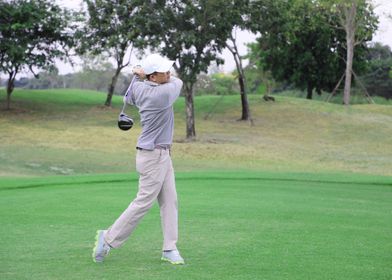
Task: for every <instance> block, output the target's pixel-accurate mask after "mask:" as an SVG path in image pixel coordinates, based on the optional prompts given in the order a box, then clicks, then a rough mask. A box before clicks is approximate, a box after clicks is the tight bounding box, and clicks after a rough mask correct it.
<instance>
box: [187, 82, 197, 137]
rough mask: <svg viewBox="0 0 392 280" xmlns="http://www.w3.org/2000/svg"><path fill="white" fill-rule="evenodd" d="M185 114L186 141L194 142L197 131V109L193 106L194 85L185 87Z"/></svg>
mask: <svg viewBox="0 0 392 280" xmlns="http://www.w3.org/2000/svg"><path fill="white" fill-rule="evenodd" d="M185 113H186V139H188V140H194V139H195V137H196V130H195V109H194V104H193V85H192V86H189V87H188V86H186V87H185Z"/></svg>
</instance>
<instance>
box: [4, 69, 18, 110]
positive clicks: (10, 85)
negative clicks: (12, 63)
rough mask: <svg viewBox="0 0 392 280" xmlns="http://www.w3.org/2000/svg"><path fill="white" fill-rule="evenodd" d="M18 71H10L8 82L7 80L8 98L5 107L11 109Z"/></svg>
mask: <svg viewBox="0 0 392 280" xmlns="http://www.w3.org/2000/svg"><path fill="white" fill-rule="evenodd" d="M15 77H16V72H11V73H9V77H8V82H7V99H6V103H5V109H6V110H10V109H11V94H12V92H13V91H14V82H15Z"/></svg>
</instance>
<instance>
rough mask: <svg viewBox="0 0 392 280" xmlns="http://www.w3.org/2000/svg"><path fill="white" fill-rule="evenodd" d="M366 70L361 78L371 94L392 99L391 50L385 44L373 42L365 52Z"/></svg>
mask: <svg viewBox="0 0 392 280" xmlns="http://www.w3.org/2000/svg"><path fill="white" fill-rule="evenodd" d="M366 57H367V60H368V65H367V67H368V70H367V72H366V74H365V75H363V76H362V77H361V78H362V79H363V81H364V84H365V86H366V89H367V90H368V92H369V93H370V94H371V95H378V96H383V97H385V98H387V99H392V75H391V73H392V51H391V48H390V47H389V46H387V45H382V44H380V43H375V44H372V45H370V46H369V49H368V52H367V56H366Z"/></svg>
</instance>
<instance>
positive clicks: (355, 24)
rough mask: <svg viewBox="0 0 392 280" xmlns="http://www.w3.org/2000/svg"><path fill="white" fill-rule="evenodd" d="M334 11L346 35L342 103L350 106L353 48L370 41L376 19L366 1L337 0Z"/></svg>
mask: <svg viewBox="0 0 392 280" xmlns="http://www.w3.org/2000/svg"><path fill="white" fill-rule="evenodd" d="M332 8H333V9H336V11H337V15H338V18H339V23H340V26H341V27H342V28H343V29H344V31H345V33H346V50H347V54H346V71H345V83H344V96H343V103H344V104H345V105H349V104H350V92H351V80H352V74H353V59H354V48H355V46H356V45H359V44H362V43H363V42H364V41H370V40H371V38H372V34H373V32H374V30H375V29H376V25H377V18H376V17H375V15H374V12H373V7H372V6H371V5H370V4H369V3H368V2H367V1H366V0H348V1H347V0H338V1H337V3H333V4H332Z"/></svg>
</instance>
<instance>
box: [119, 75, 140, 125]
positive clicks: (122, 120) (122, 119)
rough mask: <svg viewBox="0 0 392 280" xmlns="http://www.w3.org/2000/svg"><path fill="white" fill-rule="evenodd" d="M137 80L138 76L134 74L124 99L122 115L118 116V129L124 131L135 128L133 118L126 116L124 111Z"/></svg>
mask: <svg viewBox="0 0 392 280" xmlns="http://www.w3.org/2000/svg"><path fill="white" fill-rule="evenodd" d="M135 80H136V75H135V74H134V75H133V77H132V80H131V83H130V84H129V87H128V89H127V91H126V92H125V95H124V98H123V102H124V105H123V107H122V110H121V112H120V115H119V116H118V127H119V128H120V129H121V130H124V131H126V130H129V129H131V128H132V126H133V119H132V118H131V117H129V116H128V115H127V114H125V112H124V111H125V109H126V107H127V100H128V95H129V94H130V90H131V87H132V85H133V83H134V82H135Z"/></svg>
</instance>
